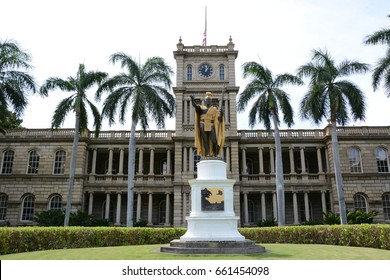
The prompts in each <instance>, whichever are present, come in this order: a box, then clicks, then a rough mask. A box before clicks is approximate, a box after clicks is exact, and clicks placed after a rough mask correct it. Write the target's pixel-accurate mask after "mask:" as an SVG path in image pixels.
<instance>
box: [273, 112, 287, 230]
mask: <svg viewBox="0 0 390 280" xmlns="http://www.w3.org/2000/svg"><path fill="white" fill-rule="evenodd" d="M272 120H273V123H274V133H275V165H276V166H275V173H276V174H275V177H276V197H277V204H278V226H284V225H285V202H284V178H283V162H282V147H281V143H280V135H279V127H278V122H277V118H276V114H275V113H274V112H272Z"/></svg>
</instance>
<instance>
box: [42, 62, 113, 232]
mask: <svg viewBox="0 0 390 280" xmlns="http://www.w3.org/2000/svg"><path fill="white" fill-rule="evenodd" d="M106 78H107V73H104V72H99V71H89V72H86V69H85V66H84V64H80V65H79V69H78V71H77V74H76V76H75V77H71V76H70V77H68V78H67V79H66V80H63V79H61V78H57V77H52V78H49V79H47V80H46V81H45V82H44V83H43V85H42V86H41V89H40V92H41V93H42V94H44V95H47V94H48V92H49V91H51V90H54V89H60V90H62V91H66V92H72V93H73V94H72V95H71V96H69V97H66V98H64V99H63V100H62V101H61V102H60V103H59V104H58V105H57V107H56V110H55V112H54V115H53V118H52V122H51V126H52V128H58V127H60V126H61V125H62V124H63V123H64V121H65V118H66V116H67V115H68V114H69V113H70V112H73V113H75V117H76V118H75V131H74V137H73V146H72V155H71V164H70V170H69V189H68V197H67V203H66V211H65V221H64V226H68V225H69V217H70V209H71V204H72V195H73V187H74V179H75V169H76V159H77V148H78V142H79V134H80V133H81V132H83V131H86V130H88V113H87V108H88V107H89V108H90V110H91V112H92V115H93V119H94V124H93V126H94V128H95V136H97V135H98V133H99V130H100V127H101V115H100V112H99V110H98V109H97V107H96V106H95V105H94V104H93V103H92V102H91V101H89V100H88V96H87V90H88V89H90V88H91V87H93V86H94V85H100V84H101V83H102V82H103V81H104V80H105V79H106Z"/></svg>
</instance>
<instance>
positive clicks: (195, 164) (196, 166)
mask: <svg viewBox="0 0 390 280" xmlns="http://www.w3.org/2000/svg"><path fill="white" fill-rule="evenodd" d="M199 161H200V155H198V151H197V149H195V150H194V171H195V172H197V171H198V162H199Z"/></svg>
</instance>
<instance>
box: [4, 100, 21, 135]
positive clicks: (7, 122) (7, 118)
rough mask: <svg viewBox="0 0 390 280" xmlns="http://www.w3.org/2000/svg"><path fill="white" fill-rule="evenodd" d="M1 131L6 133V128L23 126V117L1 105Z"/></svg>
mask: <svg viewBox="0 0 390 280" xmlns="http://www.w3.org/2000/svg"><path fill="white" fill-rule="evenodd" d="M0 116H1V118H0V133H2V134H5V130H6V129H8V128H10V129H14V128H22V127H21V125H20V124H21V123H22V122H23V120H22V119H20V118H18V117H17V116H16V114H15V113H13V112H11V111H8V110H6V109H4V108H3V107H0Z"/></svg>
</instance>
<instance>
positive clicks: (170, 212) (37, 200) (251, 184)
mask: <svg viewBox="0 0 390 280" xmlns="http://www.w3.org/2000/svg"><path fill="white" fill-rule="evenodd" d="M173 54H174V57H175V59H176V64H177V65H176V86H175V87H174V88H173V92H174V94H175V97H176V110H177V112H176V129H175V130H174V131H167V130H155V131H147V132H142V131H139V132H137V133H136V147H137V152H136V174H135V195H134V209H133V215H134V219H135V221H140V220H146V221H147V222H148V225H150V226H174V227H180V226H186V220H185V217H186V216H188V215H189V211H190V209H191V208H190V202H191V193H190V186H189V184H188V180H189V179H193V178H196V174H197V169H196V168H197V167H196V163H197V162H198V161H199V160H200V158H199V156H198V155H197V153H196V148H195V147H194V108H193V107H192V105H191V99H190V96H191V95H193V96H195V99H196V100H197V101H198V102H201V100H202V99H203V97H204V94H205V92H206V91H210V92H212V93H213V95H212V99H213V103H214V104H215V106H218V107H222V108H223V109H224V116H225V130H226V131H225V136H226V138H225V146H224V148H223V153H222V158H223V160H224V161H225V162H226V163H227V174H228V178H229V179H234V180H236V183H235V185H234V208H235V212H236V215H238V216H240V218H241V219H240V224H241V226H251V225H255V224H256V223H257V222H258V221H260V220H265V219H273V218H276V217H277V206H276V201H277V197H276V187H275V168H274V163H275V156H274V137H273V134H272V132H268V131H265V130H238V129H237V113H236V98H237V94H238V92H239V87H238V86H237V85H236V81H235V74H236V69H235V60H236V58H237V55H238V51H237V50H235V49H234V44H233V42H232V40H231V39H229V42H228V44H227V45H223V46H216V45H211V46H197V45H195V46H184V44H183V43H182V41H181V39H180V40H179V43H178V44H177V50H175V51H174V52H173ZM280 134H281V141H282V157H283V170H284V182H285V201H286V204H285V210H286V224H290V225H293V224H301V223H303V222H305V221H313V220H321V219H322V217H323V213H325V212H327V211H329V210H330V211H333V212H336V213H337V212H338V199H337V191H336V185H335V178H334V165H333V158H332V145H331V129H330V127H325V128H324V129H312V130H294V129H291V130H281V131H280ZM73 135H74V130H73V129H60V130H54V131H52V130H50V129H25V130H10V131H8V132H7V134H6V135H0V155H1V158H0V159H1V163H0V225H1V224H11V225H32V224H34V221H33V217H34V215H35V214H36V213H37V212H40V211H45V210H49V209H65V207H66V205H65V204H66V200H67V194H68V185H69V167H70V158H71V149H72V142H73ZM129 136H130V132H129V131H103V132H101V133H100V135H99V137H98V138H95V137H94V135H93V133H86V134H83V135H81V136H80V141H79V149H78V155H77V165H76V173H75V185H74V191H73V198H72V211H77V210H81V211H84V212H87V213H89V214H91V215H94V216H95V217H97V218H106V219H108V220H109V221H110V222H111V223H112V224H113V225H125V224H126V212H127V211H126V207H127V178H128V176H127V161H128V141H129ZM338 139H339V149H340V161H341V168H342V175H343V182H344V193H345V201H346V206H347V209H348V210H350V211H353V210H355V209H357V208H360V209H363V210H365V211H371V210H377V211H379V214H378V215H377V216H376V218H375V220H374V221H375V222H378V223H388V222H390V172H389V156H388V151H389V149H390V127H340V128H338Z"/></svg>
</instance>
